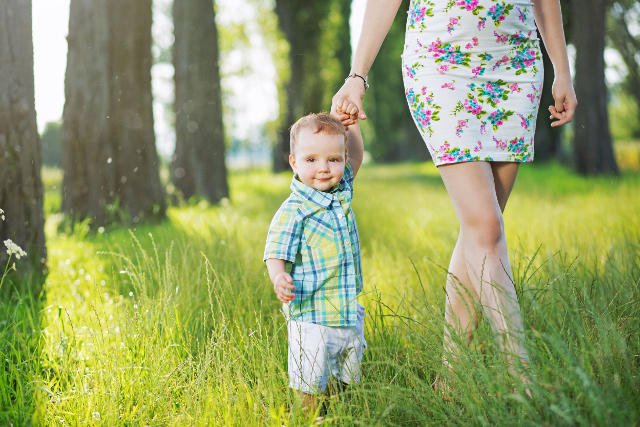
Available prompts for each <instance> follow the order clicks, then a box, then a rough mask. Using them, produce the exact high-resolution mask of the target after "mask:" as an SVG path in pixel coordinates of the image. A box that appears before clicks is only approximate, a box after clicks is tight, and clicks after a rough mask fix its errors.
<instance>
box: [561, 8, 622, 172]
mask: <svg viewBox="0 0 640 427" xmlns="http://www.w3.org/2000/svg"><path fill="white" fill-rule="evenodd" d="M606 16H607V0H579V1H578V0H572V1H571V20H572V37H571V39H572V41H573V44H574V45H575V48H576V66H575V69H576V78H575V86H576V95H577V97H578V102H580V106H579V107H578V109H577V111H576V114H575V124H574V129H575V131H574V139H573V151H574V158H575V165H576V169H577V170H578V172H580V173H581V174H585V175H592V174H604V173H617V172H618V167H617V165H616V161H615V157H614V155H613V147H612V141H611V134H610V132H609V116H608V113H607V87H606V84H605V79H604V70H605V63H604V46H605V20H606ZM585 28H588V29H589V31H585Z"/></svg>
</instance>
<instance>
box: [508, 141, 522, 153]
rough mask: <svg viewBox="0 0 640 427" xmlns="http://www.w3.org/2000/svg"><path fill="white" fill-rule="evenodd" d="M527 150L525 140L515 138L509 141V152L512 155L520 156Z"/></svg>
mask: <svg viewBox="0 0 640 427" xmlns="http://www.w3.org/2000/svg"><path fill="white" fill-rule="evenodd" d="M525 149H526V147H525V144H524V138H513V139H512V140H511V141H509V148H508V151H509V152H511V153H516V154H520V153H522V152H523V151H524V150H525Z"/></svg>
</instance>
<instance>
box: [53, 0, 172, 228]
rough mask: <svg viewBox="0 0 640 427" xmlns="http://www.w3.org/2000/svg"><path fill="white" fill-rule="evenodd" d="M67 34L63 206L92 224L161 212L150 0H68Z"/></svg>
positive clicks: (75, 215)
mask: <svg viewBox="0 0 640 427" xmlns="http://www.w3.org/2000/svg"><path fill="white" fill-rule="evenodd" d="M68 39H69V51H68V59H67V73H66V76H65V98H66V99H65V108H64V113H63V121H64V123H63V130H62V141H63V150H64V160H63V164H64V169H65V177H64V181H63V204H62V206H63V211H64V212H65V213H67V214H69V215H70V216H71V217H72V218H73V219H83V218H90V219H91V220H92V226H94V227H95V226H99V225H102V224H105V223H107V222H111V221H115V220H118V221H124V222H126V223H134V224H135V223H137V222H139V221H140V220H141V219H143V218H153V217H162V216H163V215H164V212H165V201H164V190H163V188H162V186H161V184H160V177H159V173H158V167H159V160H158V155H157V152H156V148H155V137H154V132H153V112H152V96H151V0H139V1H136V2H126V1H124V0H112V1H107V0H72V1H71V10H70V16H69V37H68Z"/></svg>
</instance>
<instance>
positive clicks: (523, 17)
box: [518, 8, 527, 23]
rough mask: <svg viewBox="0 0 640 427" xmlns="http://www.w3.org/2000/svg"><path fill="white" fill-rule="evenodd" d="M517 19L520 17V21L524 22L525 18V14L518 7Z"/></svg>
mask: <svg viewBox="0 0 640 427" xmlns="http://www.w3.org/2000/svg"><path fill="white" fill-rule="evenodd" d="M518 19H520V22H522V23H524V22H525V21H526V20H527V15H526V14H525V12H523V11H522V9H520V8H518Z"/></svg>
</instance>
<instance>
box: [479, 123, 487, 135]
mask: <svg viewBox="0 0 640 427" xmlns="http://www.w3.org/2000/svg"><path fill="white" fill-rule="evenodd" d="M485 133H487V122H482V123H481V124H480V135H484V134H485Z"/></svg>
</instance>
